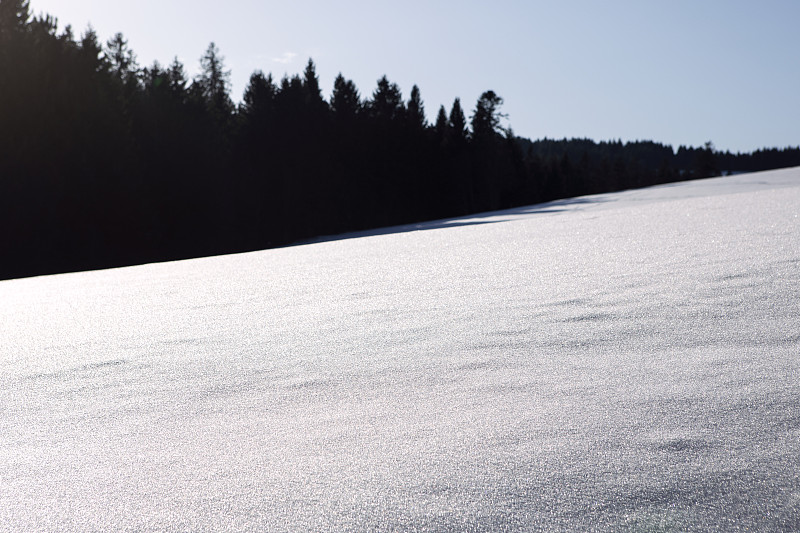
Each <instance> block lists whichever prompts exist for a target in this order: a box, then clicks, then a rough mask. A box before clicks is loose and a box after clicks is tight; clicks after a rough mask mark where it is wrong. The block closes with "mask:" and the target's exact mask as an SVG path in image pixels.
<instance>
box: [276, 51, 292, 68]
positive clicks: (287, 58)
mask: <svg viewBox="0 0 800 533" xmlns="http://www.w3.org/2000/svg"><path fill="white" fill-rule="evenodd" d="M296 56H297V54H295V53H294V52H284V53H283V55H282V56H281V57H273V58H272V60H273V61H274V62H275V63H282V64H284V65H286V64H289V63H291V62H292V60H293V59H294V58H295V57H296Z"/></svg>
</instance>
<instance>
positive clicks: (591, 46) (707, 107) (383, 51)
mask: <svg viewBox="0 0 800 533" xmlns="http://www.w3.org/2000/svg"><path fill="white" fill-rule="evenodd" d="M31 8H32V11H33V12H34V13H36V14H38V13H40V12H45V13H49V14H51V15H54V16H55V17H57V18H58V20H59V27H60V28H63V27H64V26H65V25H66V24H71V25H72V26H73V30H74V32H75V34H76V35H80V33H82V32H83V30H84V29H85V28H86V26H87V24H89V23H91V24H92V26H93V27H94V28H95V30H96V31H97V33H98V35H99V37H100V39H101V40H102V41H105V40H107V39H108V38H109V37H111V36H112V35H113V34H114V33H115V32H117V31H121V32H122V33H123V34H124V35H125V37H126V38H128V40H129V43H130V45H131V47H132V48H133V50H134V51H135V52H136V54H137V56H138V60H139V63H140V64H141V65H143V66H146V65H149V64H150V63H152V61H153V60H159V61H160V62H161V63H169V62H170V61H171V59H172V58H173V57H174V56H178V58H179V59H180V60H181V61H183V62H184V64H185V65H186V68H187V71H188V72H189V73H190V74H194V73H196V72H197V69H198V66H199V58H200V56H201V55H202V53H203V51H204V50H205V49H206V47H207V46H208V43H209V42H211V41H214V42H216V44H217V45H218V46H219V48H220V50H221V51H222V54H223V56H224V57H225V63H226V65H227V67H228V68H229V69H230V70H231V71H232V82H233V86H232V96H233V99H234V100H235V101H237V102H238V101H239V100H241V95H242V92H243V91H244V87H245V85H246V83H247V80H248V78H249V77H250V74H251V73H252V72H253V71H254V70H256V69H261V70H263V71H264V72H272V73H273V75H274V76H275V77H276V78H280V77H281V76H283V75H284V74H290V75H291V74H295V73H299V72H301V71H302V69H303V68H304V66H305V63H306V61H307V60H308V58H309V57H311V58H313V59H314V61H315V63H316V64H317V72H318V74H319V77H320V82H321V84H322V88H323V91H324V93H325V96H326V97H327V96H328V95H329V94H330V90H331V88H332V86H333V79H334V78H335V76H336V74H337V73H338V72H340V71H341V72H342V74H344V76H345V77H347V78H350V79H352V80H353V81H354V82H355V83H356V85H357V87H358V89H359V90H360V91H361V93H362V96H368V95H370V94H371V93H372V91H373V90H374V89H375V85H376V81H377V79H378V78H379V77H380V76H382V75H383V74H386V75H387V76H388V77H389V79H390V80H391V81H393V82H396V83H397V84H398V85H399V86H400V88H401V89H402V90H403V94H404V95H405V96H406V97H407V96H408V94H409V92H410V90H411V87H412V85H413V84H415V83H416V84H417V85H419V87H420V90H421V93H422V98H423V100H424V102H425V106H426V111H427V113H428V117H429V118H431V119H433V118H434V117H435V113H436V111H437V109H438V107H439V105H441V104H444V105H445V107H447V108H448V109H449V107H450V105H451V104H452V102H453V99H454V98H455V97H456V96H458V97H460V98H461V100H462V103H463V105H464V107H465V109H466V110H467V111H468V114H469V113H470V112H471V111H472V109H473V108H474V105H475V101H476V100H477V98H478V96H479V95H480V94H481V93H482V92H483V91H485V90H487V89H492V90H494V91H495V92H496V93H498V94H499V95H500V96H502V97H503V98H504V99H505V105H504V107H503V110H504V111H505V112H506V113H507V114H508V115H509V123H510V125H511V126H512V127H513V128H514V131H515V132H516V133H517V134H518V135H521V136H524V137H529V138H532V139H538V138H542V137H549V138H563V137H588V138H591V139H594V140H598V141H599V140H609V139H622V140H623V141H627V140H637V139H647V140H654V141H659V142H663V143H667V144H671V145H673V147H675V148H677V147H678V145H680V144H685V145H692V146H699V145H701V144H703V143H704V142H705V141H708V140H711V141H713V142H714V144H715V145H716V146H717V148H719V149H729V150H731V151H751V150H754V149H757V148H760V147H765V146H768V147H774V146H777V147H784V146H789V145H791V146H797V145H799V144H800V98H798V95H800V60H799V59H798V56H797V54H798V52H800V30H798V24H800V1H797V0H759V1H758V2H755V1H740V0H707V1H703V0H673V1H670V2H658V3H656V2H644V1H641V0H639V1H633V0H631V1H602V2H601V1H599V0H595V1H590V0H562V1H558V2H555V1H552V2H539V1H534V0H527V1H523V0H518V1H515V0H493V1H492V2H488V1H484V2H478V1H473V0H462V1H460V2H452V3H445V2H436V1H435V0H406V1H404V2H396V3H389V2H380V1H367V0H340V1H338V2H333V1H330V0H326V1H321V0H305V1H303V0H294V1H284V2H273V1H264V0H260V1H259V0H226V1H225V2H222V1H219V0H217V1H213V2H212V1H208V0H138V1H136V2H133V1H129V0H128V1H123V0H67V1H65V0H31Z"/></svg>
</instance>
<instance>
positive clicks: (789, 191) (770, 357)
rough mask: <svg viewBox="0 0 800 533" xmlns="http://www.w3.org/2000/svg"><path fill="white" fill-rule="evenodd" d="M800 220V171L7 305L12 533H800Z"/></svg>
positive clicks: (149, 275) (201, 265) (191, 268)
mask: <svg viewBox="0 0 800 533" xmlns="http://www.w3.org/2000/svg"><path fill="white" fill-rule="evenodd" d="M799 215H800V169H789V170H782V171H774V172H766V173H759V174H751V175H742V176H735V177H729V178H719V179H712V180H703V181H697V182H691V183H684V184H674V185H668V186H663V187H656V188H652V189H646V190H641V191H628V192H623V193H618V194H607V195H600V196H593V197H584V198H579V199H574V200H567V201H562V202H555V203H552V204H546V205H539V206H531V207H528V208H522V209H516V210H512V211H504V212H498V213H489V214H486V215H484V216H477V217H472V218H467V219H460V220H453V221H439V222H433V223H429V224H421V225H417V226H408V227H404V228H394V229H391V230H387V231H378V232H373V233H372V234H366V235H362V236H360V237H357V238H356V237H352V238H346V239H338V240H337V239H332V240H329V241H327V242H319V243H315V244H308V245H304V246H297V247H291V248H284V249H278V250H270V251H265V252H257V253H250V254H242V255H234V256H224V257H215V258H207V259H198V260H191V261H183V262H176V263H164V264H154V265H146V266H140V267H132V268H123V269H116V270H107V271H99V272H87V273H78V274H68V275H59V276H49V277H41V278H32V279H23V280H13V281H3V282H0V529H3V530H16V531H19V530H31V531H40V530H75V531H89V530H135V531H142V530H159V531H164V530H170V531H199V530H205V531H215V530H226V531H243V530H257V531H536V530H546V531H558V530H565V531H589V530H595V531H626V530H630V531H672V530H675V531H685V530H706V531H710V530H718V531H733V530H751V529H755V530H764V531H779V530H785V531H792V530H798V529H800V318H798V317H800V218H798V216H799ZM417 230H418V231H417Z"/></svg>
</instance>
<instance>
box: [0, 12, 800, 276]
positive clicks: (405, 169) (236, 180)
mask: <svg viewBox="0 0 800 533" xmlns="http://www.w3.org/2000/svg"><path fill="white" fill-rule="evenodd" d="M201 66H202V70H201V73H200V74H199V75H198V76H197V77H196V78H194V79H188V77H187V75H186V73H185V69H184V66H183V65H182V64H181V63H180V62H179V61H177V59H176V60H174V61H173V62H172V63H171V64H169V65H160V64H158V63H154V64H153V65H150V66H147V67H140V66H139V65H138V64H137V61H136V56H135V54H134V52H133V51H132V50H131V49H130V48H129V46H128V44H127V42H126V40H125V38H124V37H123V36H122V35H121V34H117V35H115V36H113V37H112V38H111V39H109V40H108V41H107V42H105V43H101V41H100V40H99V38H98V36H97V35H96V34H95V32H94V31H93V30H91V28H90V29H87V30H86V31H85V32H84V33H83V34H82V35H80V36H79V37H76V36H75V35H74V34H73V32H72V30H71V28H69V27H67V28H65V29H64V30H63V31H59V29H58V27H57V24H56V21H55V20H54V19H53V18H52V17H50V16H38V17H33V16H32V15H31V13H30V8H29V6H28V2H27V1H26V0H0V257H2V261H1V262H0V279H4V278H13V277H23V276H31V275H39V274H48V273H56V272H67V271H77V270H87V269H96V268H106V267H113V266H122V265H131V264H139V263H147V262H153V261H166V260H174V259H181V258H189V257H199V256H205V255H213V254H223V253H232V252H241V251H248V250H259V249H265V248H270V247H276V246H284V245H288V244H291V243H293V242H297V241H300V240H303V239H309V238H311V237H314V236H320V235H331V234H337V233H342V232H347V231H354V230H363V229H368V228H376V227H382V226H390V225H396V224H404V223H412V222H418V221H424V220H432V219H437V218H446V217H453V216H459V215H466V214H470V213H476V212H482V211H490V210H496V209H504V208H510V207H516V206H522V205H528V204H533V203H539V202H545V201H549V200H554V199H558V198H565V197H571V196H577V195H584V194H592V193H600V192H609V191H615V190H621V189H628V188H634V187H643V186H648V185H654V184H658V183H665V182H670V181H676V180H686V179H694V178H702V177H708V176H715V175H720V174H725V173H729V172H744V171H757V170H766V169H772V168H780V167H789V166H796V165H800V147H797V148H783V149H764V150H759V151H756V152H754V153H747V154H731V153H729V152H719V151H717V150H715V149H714V147H713V144H712V143H711V142H708V143H706V145H705V146H703V147H698V148H692V147H684V146H681V147H679V148H678V149H677V150H674V149H673V148H672V147H671V146H668V145H663V144H659V143H656V142H651V141H638V142H627V143H622V142H620V141H610V142H595V141H592V140H588V139H571V140H566V139H564V140H549V139H543V140H538V141H531V140H528V139H524V138H521V137H518V136H516V135H515V134H514V132H513V131H512V130H511V129H510V128H508V127H503V126H502V123H503V120H502V119H503V118H505V117H504V115H503V113H502V103H503V100H502V98H501V97H500V95H497V94H495V93H494V92H493V91H491V90H487V91H486V92H485V93H483V94H482V95H481V97H480V98H479V100H478V101H477V102H475V103H474V106H473V107H471V108H469V109H464V107H463V105H464V104H463V103H462V102H461V101H460V100H459V99H458V98H455V99H454V101H453V104H452V106H451V107H450V108H449V109H446V108H444V107H441V108H439V109H438V113H437V114H436V119H435V121H434V122H433V123H428V121H427V119H426V113H425V109H424V105H423V100H422V96H421V92H420V89H419V88H418V87H416V86H414V87H413V88H412V89H411V91H410V93H409V95H408V97H407V98H406V97H404V96H403V94H402V93H401V90H400V88H399V87H398V86H397V85H396V84H395V83H392V82H391V81H389V79H388V78H387V77H386V76H384V77H382V78H381V79H379V80H378V81H377V84H376V87H375V88H374V89H373V90H372V91H371V92H370V93H369V94H366V95H362V94H361V93H360V92H359V90H358V89H357V88H356V86H355V85H354V84H353V82H352V81H350V80H348V79H346V78H345V77H344V76H342V75H341V74H340V75H339V76H338V77H337V78H336V81H335V82H334V86H333V90H332V93H331V96H330V98H329V99H328V100H326V99H325V98H324V97H323V94H322V89H321V87H320V85H319V80H318V77H317V75H316V72H315V65H314V63H313V61H312V60H309V61H308V64H307V66H306V68H305V70H304V71H303V72H302V73H301V74H298V75H294V76H291V77H288V76H287V77H284V78H282V79H280V80H276V79H273V77H272V75H270V74H264V73H262V72H260V71H258V72H255V73H253V74H252V76H251V77H250V82H249V85H248V86H247V88H246V90H245V93H244V95H243V98H242V101H241V104H239V105H236V104H235V103H234V102H233V100H232V98H231V95H230V90H229V85H230V83H229V77H230V73H229V72H228V71H227V70H226V69H225V65H224V58H223V56H222V55H221V52H220V50H218V48H217V47H216V46H215V45H214V44H213V43H212V44H211V45H210V46H209V47H208V49H207V50H206V51H205V53H203V55H202V57H201ZM531 105H536V103H535V102H532V103H531Z"/></svg>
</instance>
